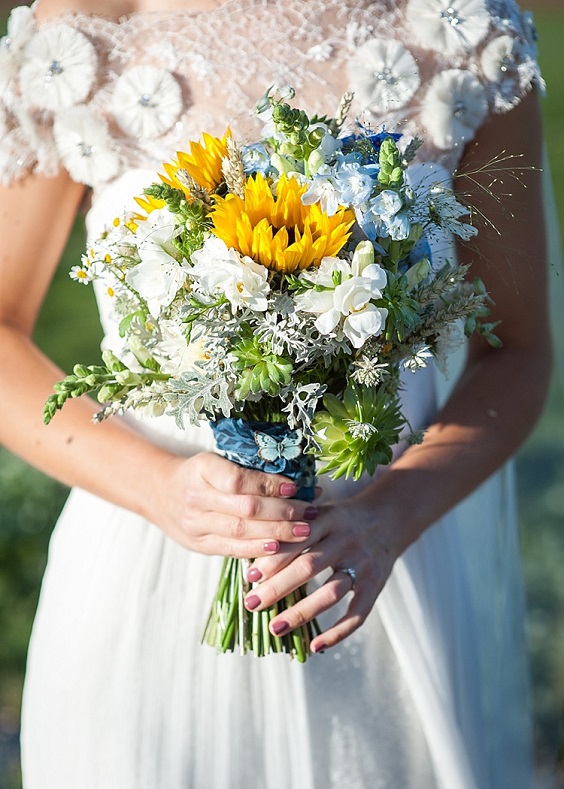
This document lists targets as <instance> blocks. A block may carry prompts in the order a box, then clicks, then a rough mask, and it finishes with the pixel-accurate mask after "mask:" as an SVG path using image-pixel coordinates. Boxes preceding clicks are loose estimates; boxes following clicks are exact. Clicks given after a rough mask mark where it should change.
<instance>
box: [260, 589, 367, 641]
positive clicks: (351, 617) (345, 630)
mask: <svg viewBox="0 0 564 789" xmlns="http://www.w3.org/2000/svg"><path fill="white" fill-rule="evenodd" d="M380 591H381V590H378V594H379V593H380ZM377 596H378V595H375V594H374V590H373V589H372V590H370V592H369V593H368V594H360V593H359V592H358V590H356V589H355V593H354V597H353V598H352V600H351V602H350V604H349V606H348V609H347V612H346V614H345V615H344V616H342V617H341V619H339V621H338V622H336V623H335V624H334V625H333V626H332V627H330V628H328V629H327V630H325V631H324V632H323V633H321V634H320V635H319V636H316V637H315V638H314V639H313V641H312V642H311V650H312V652H324V651H325V650H326V649H329V648H330V647H334V646H336V645H337V644H339V643H340V642H341V641H344V640H345V638H348V636H350V635H352V634H353V633H354V632H355V630H358V628H359V627H360V626H361V625H362V624H364V622H365V621H366V618H367V617H368V614H369V613H370V612H371V610H372V608H373V606H374V603H375V601H376V597H377ZM273 621H275V620H273Z"/></svg>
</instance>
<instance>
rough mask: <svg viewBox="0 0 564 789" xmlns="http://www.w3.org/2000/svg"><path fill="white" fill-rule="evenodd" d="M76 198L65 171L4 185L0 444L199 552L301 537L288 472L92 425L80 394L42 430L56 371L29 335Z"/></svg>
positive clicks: (118, 426) (252, 549)
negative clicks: (184, 451)
mask: <svg viewBox="0 0 564 789" xmlns="http://www.w3.org/2000/svg"><path fill="white" fill-rule="evenodd" d="M82 196H83V187H81V186H78V185H76V184H74V183H72V182H71V181H70V179H69V178H68V176H67V175H66V174H64V173H63V174H61V175H59V176H58V177H56V178H52V179H47V178H45V177H43V176H33V175H32V176H28V177H27V178H26V179H25V180H24V181H23V182H22V183H20V184H16V185H14V186H11V187H9V188H0V350H1V365H0V414H1V417H0V443H1V444H4V445H5V446H7V447H8V448H9V449H11V450H12V451H14V452H15V453H17V454H19V455H21V456H22V457H24V458H25V459H27V460H28V461H29V462H30V463H32V464H33V465H35V466H37V467H38V468H40V469H41V470H43V471H44V472H46V473H48V474H50V475H51V476H53V477H56V478H57V479H59V480H61V481H63V482H65V483H66V484H68V485H77V486H80V487H83V488H85V489H87V490H89V491H91V492H93V493H95V494H97V495H99V496H102V497H103V498H105V499H107V500H109V501H111V502H113V503H115V504H118V505H120V506H122V507H126V508H128V509H130V510H133V511H134V512H137V513H139V514H140V515H142V516H144V517H146V518H147V519H149V520H150V521H152V522H154V523H156V524H158V526H160V527H161V528H162V529H163V530H164V531H165V532H166V533H168V534H169V535H170V536H172V537H173V538H174V539H175V540H177V541H178V542H179V543H181V544H182V545H184V546H186V547H189V548H191V549H193V550H197V551H200V552H202V553H216V554H230V555H235V556H247V557H252V556H259V555H261V556H262V555H265V553H268V552H272V550H275V549H276V548H277V544H278V542H277V541H281V540H284V541H285V542H286V541H288V542H294V541H295V542H299V541H302V540H303V537H296V536H295V535H294V534H293V529H294V528H295V526H296V522H300V521H303V515H304V510H305V509H306V506H307V505H304V504H302V503H300V502H296V501H288V500H287V498H286V499H285V498H281V496H282V497H291V496H292V495H293V494H294V493H295V486H294V485H293V483H291V482H290V481H289V480H287V479H286V478H284V477H280V476H273V475H269V474H263V473H260V472H256V471H245V470H242V469H239V468H238V467H237V466H235V465H234V464H232V463H230V462H229V461H227V460H225V459H223V458H220V457H219V456H217V455H215V454H213V453H201V454H199V455H196V456H194V457H192V458H188V459H186V458H181V457H177V456H175V455H172V454H170V453H168V452H165V451H164V450H161V449H159V448H158V447H156V446H154V445H153V444H151V443H150V442H148V441H146V440H145V439H144V438H142V437H141V436H139V435H138V434H137V433H135V432H134V431H133V430H131V429H130V428H128V427H127V426H126V425H125V424H124V423H123V422H121V421H120V420H119V419H113V420H109V421H107V422H104V423H102V424H92V422H91V418H92V415H93V414H94V413H95V412H96V411H97V410H99V409H97V408H96V406H95V404H94V403H92V402H91V401H90V400H89V399H88V398H86V397H84V398H81V399H80V400H74V401H71V402H69V403H68V405H67V406H66V407H65V409H64V410H63V411H62V412H61V413H60V414H57V416H56V418H55V419H54V420H53V422H52V423H51V424H50V425H49V427H46V426H45V425H44V424H43V422H42V410H43V405H44V402H45V400H46V398H47V396H48V395H49V394H50V393H51V392H52V388H53V383H54V382H55V381H57V380H60V378H61V377H62V373H61V371H60V370H58V369H57V368H56V367H55V366H54V365H53V364H52V363H51V362H50V361H49V360H48V359H47V358H46V357H45V356H44V355H43V354H42V353H41V352H40V351H39V350H38V349H37V347H36V346H35V345H34V344H33V342H32V339H31V337H32V332H33V327H34V324H35V320H36V317H37V314H38V311H39V309H40V306H41V304H42V301H43V298H44V294H45V291H46V289H47V287H48V285H49V283H50V280H51V278H52V275H53V272H54V270H55V267H56V264H57V261H58V260H59V257H60V254H61V250H62V248H63V245H64V243H65V241H66V238H67V236H68V232H69V229H70V226H71V224H72V221H73V219H74V216H75V214H76V211H77V208H78V206H79V204H80V201H81V199H82ZM61 321H62V322H64V315H62V316H61ZM65 328H66V329H67V330H68V331H80V326H65ZM284 486H285V487H284ZM265 543H269V546H268V550H267V549H266V548H265Z"/></svg>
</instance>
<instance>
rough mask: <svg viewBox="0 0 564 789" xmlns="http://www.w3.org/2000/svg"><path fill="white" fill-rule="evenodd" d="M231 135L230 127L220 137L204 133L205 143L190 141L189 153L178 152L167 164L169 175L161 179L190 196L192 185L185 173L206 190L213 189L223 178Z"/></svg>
mask: <svg viewBox="0 0 564 789" xmlns="http://www.w3.org/2000/svg"><path fill="white" fill-rule="evenodd" d="M229 137H231V129H227V131H226V132H225V134H224V135H223V137H221V139H220V138H219V137H212V136H211V135H210V134H204V135H203V137H202V142H201V143H200V142H191V143H190V153H186V152H184V151H178V152H177V154H176V156H177V158H176V159H174V160H173V161H172V162H168V163H167V164H165V165H164V168H165V172H166V175H161V180H162V181H163V182H164V183H165V184H168V185H169V186H172V187H174V188H175V189H180V190H181V191H182V192H184V194H185V195H186V196H187V197H191V196H192V195H191V192H190V187H189V185H188V184H187V183H186V178H183V177H182V174H183V172H184V173H187V174H188V176H189V178H191V179H192V180H193V181H195V182H196V184H197V185H198V186H200V187H201V188H202V189H205V190H206V191H207V192H214V191H215V190H216V189H217V187H218V186H219V184H220V183H221V182H222V181H223V173H222V166H223V159H224V157H225V156H227V155H228V152H227V140H228V138H229Z"/></svg>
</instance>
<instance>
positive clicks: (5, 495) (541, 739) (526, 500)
mask: <svg viewBox="0 0 564 789" xmlns="http://www.w3.org/2000/svg"><path fill="white" fill-rule="evenodd" d="M527 5H528V6H529V7H530V6H533V5H536V6H537V9H536V15H535V16H536V21H537V26H538V29H539V34H540V56H541V66H542V69H543V73H544V77H545V79H546V81H547V83H548V86H549V95H548V98H547V99H546V100H545V101H544V103H543V110H544V118H545V128H546V138H547V144H548V149H549V155H550V160H551V167H552V174H553V178H554V185H555V190H556V196H557V202H558V210H559V217H560V226H561V227H564V126H563V121H564V82H563V81H562V65H563V62H562V42H563V41H564V4H562V0H544V2H543V0H537V2H536V3H533V2H529V3H527ZM10 7H11V6H10V4H6V3H1V2H0V25H1V27H2V30H3V28H4V22H5V13H2V12H5V11H6V10H8V9H9V8H10ZM82 247H83V232H82V229H81V222H80V221H79V222H78V223H77V226H76V227H75V229H74V231H73V234H72V237H71V239H70V242H69V245H68V248H67V251H66V254H65V256H64V258H63V260H62V261H61V265H60V267H59V271H58V272H57V275H56V277H55V282H54V285H53V288H52V289H51V291H50V294H49V297H48V299H47V302H46V304H45V307H44V310H43V312H42V315H41V318H40V320H39V323H38V326H37V342H38V344H39V345H40V347H42V348H43V349H44V350H45V351H46V352H47V353H48V354H49V355H50V356H51V357H52V358H53V359H54V360H55V361H56V362H57V363H58V364H60V365H61V367H63V369H65V370H69V369H70V368H71V366H72V364H73V362H74V361H77V360H80V361H82V362H84V363H93V362H95V361H96V360H97V358H98V344H99V341H100V337H101V333H100V329H99V326H98V321H97V314H96V309H95V305H94V302H93V293H92V292H91V290H90V289H88V288H83V287H80V286H79V285H76V284H74V283H72V282H71V281H70V279H69V277H68V271H69V269H70V266H71V265H72V264H74V263H76V262H77V260H78V259H79V255H80V252H81V250H82ZM560 308H561V309H564V304H561V305H560ZM71 327H72V328H71ZM76 327H79V329H78V330H77V328H76ZM561 365H562V369H563V370H564V359H562V360H561ZM555 378H556V377H555ZM517 475H518V485H519V494H520V510H521V526H522V542H523V552H524V562H525V575H526V583H527V594H528V601H529V619H528V632H529V643H530V650H531V659H532V672H533V682H534V699H535V729H536V740H537V751H538V757H539V765H540V766H539V771H538V781H537V783H538V787H539V789H540V787H543V788H544V787H564V571H563V568H564V529H563V528H562V526H563V525H564V397H563V395H562V389H561V386H559V385H558V383H557V381H556V380H555V382H554V383H553V387H552V392H551V396H550V401H549V404H548V407H547V410H546V412H545V415H544V417H543V419H542V421H541V422H540V424H539V425H538V427H537V429H536V431H535V433H534V434H533V436H532V437H531V438H530V439H529V441H528V443H527V445H526V446H525V447H524V448H523V449H522V451H521V452H520V454H519V457H518V462H517ZM66 493H67V492H66V490H65V488H63V487H62V486H61V485H59V484H57V483H55V482H52V481H51V480H49V479H47V478H46V477H44V476H42V475H41V474H39V473H38V472H36V471H33V470H32V469H30V468H29V467H28V466H26V465H25V464H24V463H22V462H21V461H19V460H18V459H16V458H15V457H13V456H12V455H10V454H9V453H8V452H6V451H5V450H3V449H1V448H0V633H1V637H0V789H19V787H20V785H21V784H20V779H19V767H18V752H17V740H18V727H19V706H20V697H21V688H22V678H23V670H24V662H25V654H26V648H27V642H28V638H29V632H30V628H31V622H32V617H33V613H34V610H35V606H36V603H37V595H38V591H39V584H40V579H41V575H42V572H43V568H44V566H45V560H46V554H47V543H48V540H49V535H50V530H51V528H52V525H53V523H54V521H55V519H56V516H57V513H58V512H59V510H60V509H61V507H62V505H63V503H64V500H65V497H66ZM77 789H79V788H78V787H77Z"/></svg>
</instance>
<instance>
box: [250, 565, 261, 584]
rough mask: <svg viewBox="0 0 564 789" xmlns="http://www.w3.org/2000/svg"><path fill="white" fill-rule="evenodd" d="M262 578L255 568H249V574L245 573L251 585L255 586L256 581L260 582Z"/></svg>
mask: <svg viewBox="0 0 564 789" xmlns="http://www.w3.org/2000/svg"><path fill="white" fill-rule="evenodd" d="M261 578H262V573H261V571H260V570H259V569H258V568H257V567H251V569H250V570H249V572H248V573H247V580H248V581H250V582H251V583H252V584H256V582H257V581H260V579H261Z"/></svg>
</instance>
